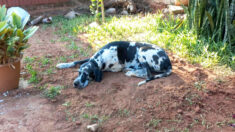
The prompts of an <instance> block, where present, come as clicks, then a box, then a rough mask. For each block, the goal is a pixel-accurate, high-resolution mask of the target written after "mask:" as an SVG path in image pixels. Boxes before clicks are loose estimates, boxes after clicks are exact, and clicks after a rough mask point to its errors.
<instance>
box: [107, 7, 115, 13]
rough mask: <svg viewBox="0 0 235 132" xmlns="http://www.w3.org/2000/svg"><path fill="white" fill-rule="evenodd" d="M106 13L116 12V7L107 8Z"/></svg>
mask: <svg viewBox="0 0 235 132" xmlns="http://www.w3.org/2000/svg"><path fill="white" fill-rule="evenodd" d="M105 13H106V14H116V9H115V8H109V9H107V10H106V11H105Z"/></svg>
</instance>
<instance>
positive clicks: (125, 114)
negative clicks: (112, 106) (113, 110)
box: [118, 109, 130, 117]
mask: <svg viewBox="0 0 235 132" xmlns="http://www.w3.org/2000/svg"><path fill="white" fill-rule="evenodd" d="M118 114H119V116H120V117H128V116H129V115H130V111H129V110H127V109H123V110H121V109H120V110H119V111H118Z"/></svg>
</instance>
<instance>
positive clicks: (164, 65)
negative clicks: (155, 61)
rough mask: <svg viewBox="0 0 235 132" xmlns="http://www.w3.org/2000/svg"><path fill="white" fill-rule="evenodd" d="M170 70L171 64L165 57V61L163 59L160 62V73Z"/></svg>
mask: <svg viewBox="0 0 235 132" xmlns="http://www.w3.org/2000/svg"><path fill="white" fill-rule="evenodd" d="M169 68H170V69H171V68H172V66H171V62H170V59H169V58H168V57H167V58H165V59H163V61H162V62H161V64H160V70H161V71H166V70H168V69H169Z"/></svg>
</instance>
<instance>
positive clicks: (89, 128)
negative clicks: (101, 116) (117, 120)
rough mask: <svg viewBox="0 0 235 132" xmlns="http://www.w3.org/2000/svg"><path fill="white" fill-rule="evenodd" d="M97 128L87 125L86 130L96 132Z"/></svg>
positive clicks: (93, 125) (96, 125)
mask: <svg viewBox="0 0 235 132" xmlns="http://www.w3.org/2000/svg"><path fill="white" fill-rule="evenodd" d="M98 127H99V125H98V124H92V125H88V126H87V130H89V131H92V132H95V131H97V129H98Z"/></svg>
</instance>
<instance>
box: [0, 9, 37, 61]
mask: <svg viewBox="0 0 235 132" xmlns="http://www.w3.org/2000/svg"><path fill="white" fill-rule="evenodd" d="M6 11H7V9H6V7H5V6H4V5H3V6H1V5H0V64H6V63H9V62H14V61H15V60H17V59H19V58H21V57H22V51H23V50H24V49H26V48H27V47H29V44H27V41H28V39H29V38H30V37H31V36H32V35H33V34H34V33H35V32H36V31H37V29H38V27H36V26H33V27H29V28H28V29H24V27H25V25H26V23H27V22H28V20H29V17H26V18H25V19H24V20H23V21H21V17H20V16H18V15H17V14H16V13H14V12H13V13H12V14H11V15H10V16H9V17H7V16H6ZM9 19H11V20H10V21H9Z"/></svg>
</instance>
